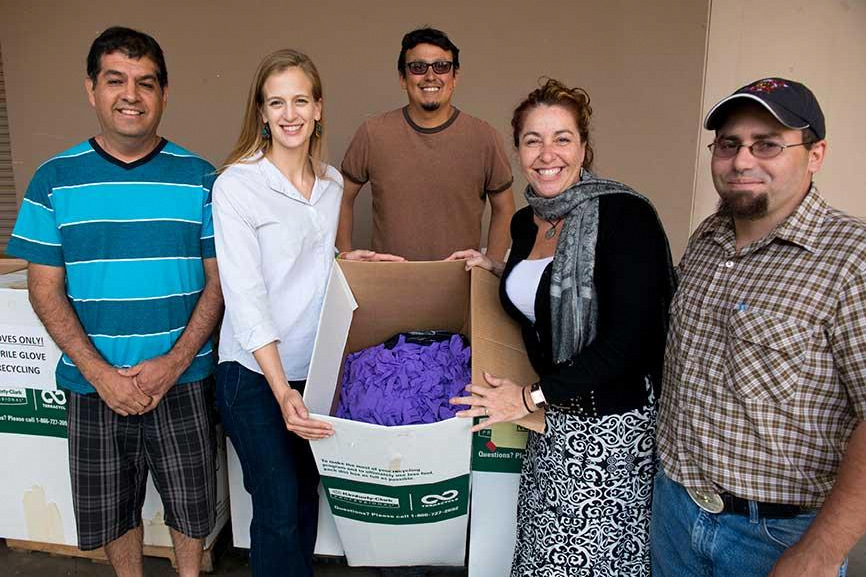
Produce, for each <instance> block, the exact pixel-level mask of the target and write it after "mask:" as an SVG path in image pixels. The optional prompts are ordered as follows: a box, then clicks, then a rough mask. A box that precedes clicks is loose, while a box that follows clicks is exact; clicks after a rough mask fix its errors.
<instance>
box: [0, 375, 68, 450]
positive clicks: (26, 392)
mask: <svg viewBox="0 0 866 577" xmlns="http://www.w3.org/2000/svg"><path fill="white" fill-rule="evenodd" d="M0 433H17V434H19V435H38V436H42V437H59V438H61V439H65V438H66V393H65V392H63V391H61V390H54V391H43V390H38V389H19V388H15V387H0Z"/></svg>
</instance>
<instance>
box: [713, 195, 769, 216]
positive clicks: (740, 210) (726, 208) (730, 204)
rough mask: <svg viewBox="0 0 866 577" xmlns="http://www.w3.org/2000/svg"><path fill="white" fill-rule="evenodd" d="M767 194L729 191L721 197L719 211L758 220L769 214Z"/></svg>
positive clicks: (724, 214)
mask: <svg viewBox="0 0 866 577" xmlns="http://www.w3.org/2000/svg"><path fill="white" fill-rule="evenodd" d="M768 202H769V201H768V199H767V195H766V194H765V193H764V194H758V195H752V194H749V193H746V192H727V193H725V194H724V196H721V198H720V199H719V206H718V211H719V214H721V215H723V216H732V217H734V218H740V219H743V220H758V219H760V218H763V217H765V216H767V205H768Z"/></svg>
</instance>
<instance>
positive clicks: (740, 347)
mask: <svg viewBox="0 0 866 577" xmlns="http://www.w3.org/2000/svg"><path fill="white" fill-rule="evenodd" d="M679 275H680V285H679V290H678V292H677V294H676V296H675V297H674V299H673V302H672V303H671V320H670V329H669V333H668V341H667V347H666V351H665V370H664V380H663V384H662V395H661V413H660V417H659V433H658V435H659V438H658V448H659V453H660V456H661V461H662V464H663V466H664V469H665V472H666V473H667V474H668V475H669V476H670V477H671V478H672V479H674V480H675V481H678V482H680V483H682V484H683V485H685V486H687V487H692V488H695V489H698V490H704V491H719V492H721V491H729V492H731V493H733V494H735V495H737V496H739V497H744V498H747V499H754V500H758V501H769V502H775V503H789V504H796V505H801V506H805V507H813V508H814V507H819V506H820V505H821V503H822V502H823V500H824V498H825V497H826V496H827V494H828V493H829V491H830V489H831V488H832V486H833V484H834V482H835V480H836V473H837V470H838V468H839V464H840V462H841V460H842V457H843V455H844V452H845V449H846V447H847V442H848V438H849V437H850V435H851V433H852V431H853V430H854V428H855V427H856V426H857V425H858V424H859V423H860V422H861V421H862V420H863V419H864V417H866V225H864V224H863V223H862V222H860V221H859V220H857V219H855V218H853V217H850V216H848V215H846V214H844V213H842V212H840V211H838V210H836V209H834V208H832V207H830V206H829V205H827V203H826V202H825V201H824V200H823V199H822V198H821V197H820V195H819V194H818V191H817V190H816V189H815V188H814V187H813V188H812V190H811V191H810V192H809V193H808V194H807V196H806V197H805V198H804V200H803V202H802V203H801V204H800V206H799V207H798V208H797V210H796V211H795V212H794V213H793V214H792V215H791V216H790V217H788V218H787V219H786V220H785V221H784V222H783V223H782V224H781V225H779V227H777V228H776V230H774V231H773V232H772V233H771V234H770V235H768V236H767V237H765V238H763V239H761V240H759V241H757V242H754V243H752V244H750V245H748V246H746V247H743V248H742V249H741V250H740V251H739V252H737V251H736V248H735V237H734V228H733V221H732V219H731V218H730V217H722V216H719V215H713V216H711V217H709V218H708V219H707V220H705V221H704V222H703V223H701V225H700V226H699V227H698V229H697V230H696V231H695V233H694V234H693V235H692V238H691V239H690V241H689V245H688V247H687V249H686V253H685V255H684V256H683V259H682V261H681V262H680V265H679Z"/></svg>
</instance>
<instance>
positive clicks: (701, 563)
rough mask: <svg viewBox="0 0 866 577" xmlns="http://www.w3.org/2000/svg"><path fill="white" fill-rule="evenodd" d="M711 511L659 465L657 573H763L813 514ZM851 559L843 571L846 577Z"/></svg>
mask: <svg viewBox="0 0 866 577" xmlns="http://www.w3.org/2000/svg"><path fill="white" fill-rule="evenodd" d="M751 509H752V514H751V515H749V516H745V515H737V514H734V513H722V514H719V515H715V514H713V513H707V512H706V511H704V510H703V509H701V508H700V507H698V506H697V505H695V503H694V501H692V500H691V498H690V497H689V495H688V493H686V490H685V488H684V487H683V486H682V485H680V484H679V483H677V482H675V481H672V480H671V479H670V478H669V477H668V476H667V475H665V474H664V471H662V470H661V467H659V472H658V473H657V474H656V478H655V483H654V485H653V508H652V521H651V522H650V544H651V547H652V564H653V577H705V576H708V575H712V576H713V577H753V576H754V577H763V576H765V575H768V574H769V573H770V570H771V569H772V568H773V565H775V564H776V561H777V560H778V559H779V557H781V555H782V553H784V552H785V551H786V550H787V549H788V548H789V547H790V546H791V545H793V544H795V543H796V542H797V541H798V540H799V539H800V536H801V535H802V534H803V533H804V532H805V531H806V529H808V528H809V525H811V524H812V521H813V520H814V519H815V512H813V511H812V512H808V513H803V514H800V515H798V516H796V517H793V518H791V519H768V518H766V517H761V516H760V515H758V513H757V510H756V508H755V507H754V505H753V506H752V508H751ZM847 568H848V561H847V560H846V561H845V563H844V564H843V565H842V567H841V568H840V570H839V577H845V572H846V570H847Z"/></svg>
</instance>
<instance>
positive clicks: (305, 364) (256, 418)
mask: <svg viewBox="0 0 866 577" xmlns="http://www.w3.org/2000/svg"><path fill="white" fill-rule="evenodd" d="M323 133H324V114H323V100H322V85H321V80H320V78H319V74H318V72H317V70H316V67H315V65H314V64H313V63H312V61H311V60H310V59H309V58H308V57H307V56H306V55H304V54H301V53H299V52H296V51H294V50H280V51H277V52H275V53H273V54H271V55H269V56H267V57H266V58H265V59H264V60H263V61H262V63H261V64H260V65H259V68H258V70H257V71H256V74H255V77H254V79H253V83H252V86H251V87H250V93H249V97H248V101H247V108H246V114H245V118H244V122H243V126H242V130H241V134H240V137H239V138H238V142H237V144H236V145H235V148H234V150H233V151H232V153H231V154H230V155H229V157H228V159H227V160H226V162H225V165H224V166H223V168H222V169H221V174H220V176H219V178H218V179H217V181H216V183H215V185H214V190H213V213H214V226H215V230H216V249H217V262H218V264H219V267H220V281H221V284H222V288H223V294H224V297H225V302H226V315H225V319H224V321H223V325H222V329H221V331H220V347H219V357H220V358H219V366H218V368H217V403H218V406H219V409H220V413H221V416H222V419H223V423H224V424H225V428H226V432H227V433H228V435H229V437H230V438H231V440H232V444H233V445H234V447H235V449H236V451H237V453H238V457H239V458H240V461H241V467H242V469H243V476H244V486H245V487H246V489H247V491H249V493H250V495H251V496H252V502H253V518H252V522H251V524H250V541H251V543H250V545H251V547H250V550H251V551H250V565H251V567H252V572H253V575H254V576H257V577H258V576H262V577H264V576H267V577H274V576H279V575H287V576H288V575H292V576H304V575H312V574H313V567H312V558H313V548H314V546H315V542H316V526H317V520H318V511H317V507H318V496H317V493H316V491H317V486H318V481H319V476H318V473H317V471H316V465H315V463H314V461H313V457H312V454H311V452H310V447H309V440H311V439H321V438H325V437H328V436H330V435H332V434H333V431H332V429H331V427H330V425H328V424H327V423H325V422H323V421H318V420H315V419H311V418H310V416H309V413H308V412H307V409H306V407H305V406H304V402H303V400H302V394H303V389H304V384H305V379H306V377H307V371H308V368H309V363H310V356H311V354H312V349H313V342H314V340H315V336H316V326H317V324H318V319H319V312H320V309H321V306H322V299H323V297H324V292H325V286H326V283H327V279H328V275H329V274H330V271H331V267H332V266H333V264H334V256H335V254H334V239H335V237H336V231H337V220H338V217H339V209H340V200H341V197H342V191H343V179H342V176H341V175H340V173H339V172H338V171H337V170H336V169H335V168H334V167H332V166H329V165H327V164H326V163H325V162H323V161H322V154H323V152H322V148H323V147H322V137H323ZM343 258H348V259H352V260H401V259H398V258H397V257H391V256H390V255H378V254H375V253H372V252H370V251H353V252H351V253H348V254H345V255H343Z"/></svg>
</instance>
